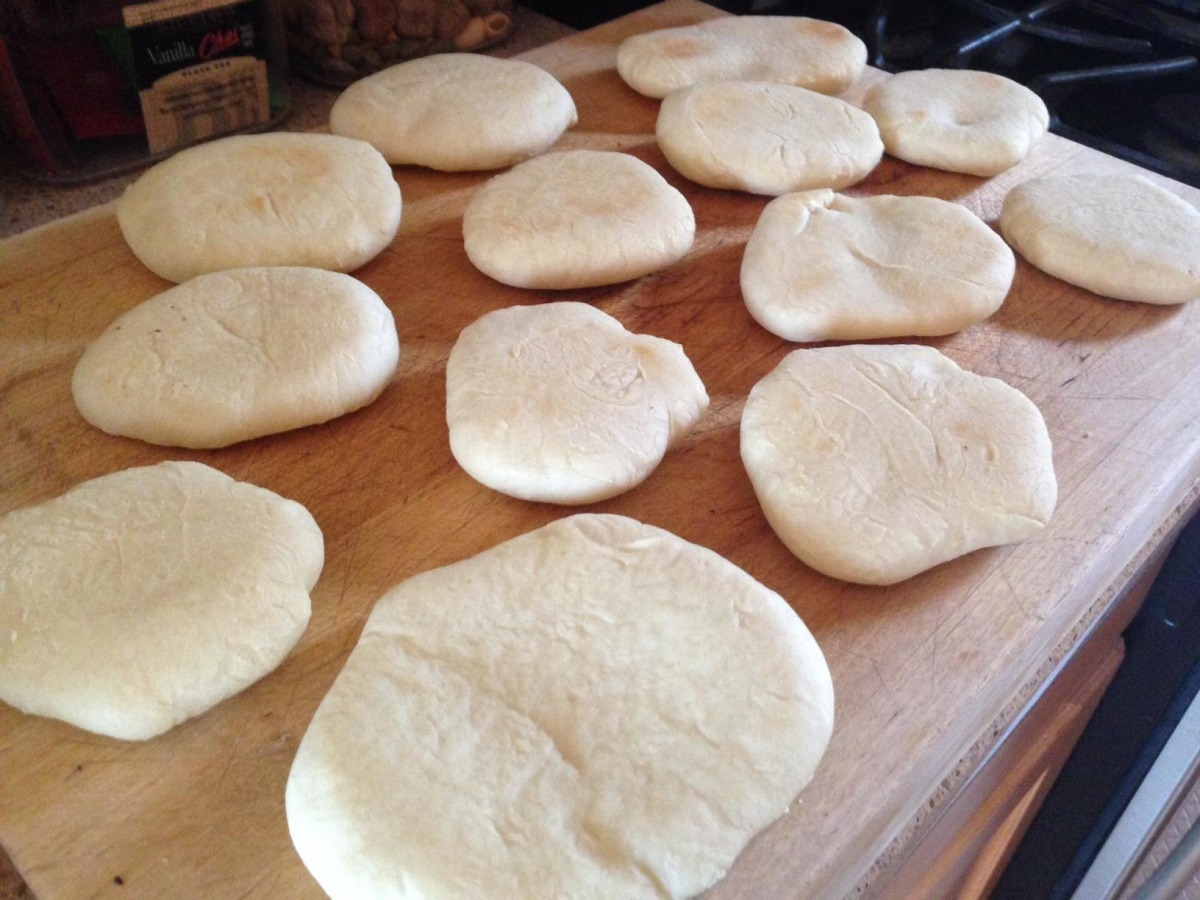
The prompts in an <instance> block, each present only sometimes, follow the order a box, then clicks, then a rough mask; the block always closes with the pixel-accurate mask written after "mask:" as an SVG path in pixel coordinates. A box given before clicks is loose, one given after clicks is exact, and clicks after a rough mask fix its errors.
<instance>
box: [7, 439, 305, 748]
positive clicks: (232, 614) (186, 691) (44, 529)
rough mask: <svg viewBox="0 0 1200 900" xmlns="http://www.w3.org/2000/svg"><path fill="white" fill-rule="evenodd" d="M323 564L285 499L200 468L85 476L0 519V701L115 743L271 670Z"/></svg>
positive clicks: (299, 512) (170, 722) (155, 729)
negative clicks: (87, 478) (61, 491)
mask: <svg viewBox="0 0 1200 900" xmlns="http://www.w3.org/2000/svg"><path fill="white" fill-rule="evenodd" d="M323 562H324V542H323V539H322V537H321V530H320V529H319V528H318V527H317V524H316V522H314V521H313V518H312V516H310V515H309V513H308V510H306V509H305V508H304V507H303V506H301V505H300V504H299V503H295V502H293V501H291V500H285V499H284V498H283V497H280V496H278V495H277V494H273V493H271V492H270V491H268V490H265V489H263V488H260V487H255V486H254V485H251V484H246V483H243V482H237V481H234V480H233V479H231V478H229V477H228V476H226V475H224V474H222V473H221V472H218V471H217V470H216V469H211V468H209V467H208V466H205V465H201V464H200V463H192V462H165V463H160V464H158V465H156V466H148V467H144V468H137V469H126V470H124V471H120V472H115V473H113V474H111V475H105V476H103V477H100V478H95V479H93V480H91V481H86V482H84V483H82V484H80V485H78V486H76V487H75V488H73V489H72V490H70V491H68V492H67V493H65V494H63V495H62V496H60V497H57V498H55V499H53V500H50V501H47V502H45V503H43V504H41V505H39V506H32V507H28V508H25V509H19V510H15V511H13V512H10V513H8V514H7V515H5V516H3V517H2V518H0V573H2V577H0V634H2V635H3V636H4V639H3V640H0V699H3V700H4V701H5V702H6V703H10V704H12V705H13V706H15V707H17V708H18V709H20V710H22V711H24V712H27V713H32V714H35V715H41V716H50V717H52V718H55V719H61V720H63V721H65V722H69V723H71V724H72V725H77V726H78V727H80V728H85V729H87V730H89V731H94V732H97V733H98V734H106V735H109V736H111V737H115V738H121V739H123V740H143V739H146V738H151V737H154V736H155V735H157V734H161V733H162V732H164V731H166V730H167V729H169V728H171V727H172V726H174V725H177V724H179V723H180V722H182V721H184V720H185V719H188V718H191V717H192V716H197V715H200V714H201V713H203V712H205V711H206V710H208V709H209V708H211V707H212V706H214V705H216V704H217V703H219V702H220V701H221V700H224V699H225V698H226V697H230V696H232V695H233V694H236V693H237V692H238V691H240V690H242V689H243V688H245V687H247V686H248V685H250V684H252V683H254V682H255V681H257V680H258V679H260V678H262V677H263V676H264V675H266V674H267V673H268V672H270V671H271V670H272V669H274V668H275V667H276V666H277V665H279V663H280V662H281V661H282V660H283V658H284V657H285V656H286V655H287V653H288V651H290V650H291V648H292V647H293V645H294V644H295V643H296V641H297V640H298V639H299V637H300V634H301V632H303V631H304V627H305V625H307V624H308V617H309V609H310V603H309V596H308V592H309V591H310V590H312V587H313V585H314V584H315V583H316V581H317V576H318V575H319V574H320V572H321V566H322V564H323Z"/></svg>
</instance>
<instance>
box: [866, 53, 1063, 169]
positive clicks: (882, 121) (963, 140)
mask: <svg viewBox="0 0 1200 900" xmlns="http://www.w3.org/2000/svg"><path fill="white" fill-rule="evenodd" d="M863 109H865V110H866V111H867V112H869V113H870V114H871V115H872V116H873V117H874V118H875V121H876V122H877V123H878V124H879V133H880V134H881V135H882V136H883V143H884V146H886V147H887V152H888V153H890V154H891V155H892V156H895V157H897V158H898V159H903V160H905V161H906V162H910V163H915V164H916V165H920V166H931V167H933V168H935V169H942V170H944V171H947V172H962V173H965V174H967V175H981V176H988V175H996V174H998V173H1000V172H1003V171H1004V170H1005V169H1009V168H1011V167H1012V166H1015V165H1016V164H1017V163H1019V162H1020V161H1021V160H1022V159H1024V158H1025V156H1026V155H1027V154H1028V153H1029V151H1030V150H1031V149H1032V148H1033V146H1034V144H1036V143H1037V142H1038V141H1040V140H1041V139H1042V136H1043V135H1044V134H1045V133H1046V129H1047V127H1048V126H1049V124H1050V114H1049V112H1047V110H1046V104H1045V103H1043V102H1042V98H1041V97H1039V96H1038V95H1037V94H1035V93H1034V92H1033V91H1031V90H1029V88H1027V87H1025V86H1024V85H1022V84H1018V83H1017V82H1015V81H1012V80H1011V79H1009V78H1005V77H1004V76H1003V75H996V74H994V73H992V72H977V71H973V70H970V69H921V70H916V71H911V72H900V73H898V74H896V75H893V76H892V77H891V78H889V79H888V80H887V81H884V82H882V83H880V84H878V85H876V86H875V87H873V88H871V90H870V91H868V92H867V95H866V96H865V97H864V98H863Z"/></svg>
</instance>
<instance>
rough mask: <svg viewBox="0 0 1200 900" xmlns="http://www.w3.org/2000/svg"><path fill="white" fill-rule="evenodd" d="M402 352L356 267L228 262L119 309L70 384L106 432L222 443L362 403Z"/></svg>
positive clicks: (170, 441) (188, 443)
mask: <svg viewBox="0 0 1200 900" xmlns="http://www.w3.org/2000/svg"><path fill="white" fill-rule="evenodd" d="M399 353H400V345H399V341H398V339H397V337H396V325H395V322H394V321H393V319H392V314H391V311H390V310H389V309H388V308H387V306H385V305H384V303H383V301H382V300H381V299H380V298H379V295H378V294H376V293H375V292H374V291H372V290H371V289H370V288H369V287H367V286H366V285H365V284H363V283H362V282H361V281H358V280H356V279H355V278H352V277H351V276H349V275H343V274H341V273H338V272H326V271H324V270H322V269H308V268H298V267H277V268H249V269H229V270H227V271H224V272H213V273H210V274H208V275H200V276H197V277H196V278H193V279H191V280H190V281H186V282H184V283H183V284H180V285H177V286H175V287H173V288H171V289H170V290H167V291H164V292H163V293H161V294H158V295H156V296H154V297H152V298H150V299H149V300H147V301H145V302H144V303H141V304H139V305H138V306H135V307H134V308H133V309H131V310H130V311H129V312H127V313H125V314H124V315H122V316H121V317H119V318H118V319H117V320H116V321H114V322H113V323H112V324H111V325H109V326H108V328H107V329H105V330H104V332H103V333H101V335H100V336H99V337H98V338H96V340H95V341H94V342H92V344H91V345H90V346H89V347H88V348H87V350H86V351H85V352H84V354H83V356H82V357H81V358H80V360H79V363H78V365H76V367H75V374H74V377H73V378H72V381H71V390H72V393H73V394H74V397H75V403H76V405H77V406H78V408H79V411H80V413H81V414H82V415H83V417H84V418H85V419H87V420H88V421H89V422H91V423H92V424H93V425H95V426H96V427H97V428H100V429H101V430H103V431H106V432H108V433H109V434H119V435H124V436H126V437H134V438H139V439H141V440H143V441H149V442H150V443H152V444H164V445H168V446H178V447H224V446H226V445H228V444H233V443H236V442H238V441H244V440H248V439H250V438H255V437H259V436H261V435H265V434H275V433H276V432H280V431H287V430H289V429H292V428H299V427H301V426H304V425H314V424H317V423H319V422H325V421H328V420H329V419H332V418H335V417H337V416H340V415H344V414H345V413H348V412H350V411H352V410H355V409H359V408H360V407H363V406H366V405H367V404H368V403H370V402H371V401H372V400H374V399H375V398H376V397H377V396H379V394H380V392H381V391H382V390H383V389H384V387H386V386H387V384H388V381H389V380H390V379H391V377H392V373H393V372H395V370H396V364H397V361H398V360H399Z"/></svg>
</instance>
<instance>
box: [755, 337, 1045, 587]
mask: <svg viewBox="0 0 1200 900" xmlns="http://www.w3.org/2000/svg"><path fill="white" fill-rule="evenodd" d="M741 452H742V461H743V463H744V464H745V466H746V471H747V473H749V475H750V480H751V482H752V483H753V485H754V491H755V493H756V494H757V495H758V500H759V503H760V504H761V505H762V509H763V512H764V513H765V514H766V517H767V521H768V522H770V524H771V527H772V528H773V529H774V530H775V533H776V534H777V535H779V538H780V540H782V541H783V543H784V544H785V545H786V546H787V547H788V549H790V550H791V551H792V552H793V553H795V554H796V556H798V557H799V558H800V559H801V560H803V561H804V562H805V563H807V564H808V565H810V566H812V567H813V568H814V569H817V570H818V571H820V572H824V573H825V574H826V575H831V576H833V577H834V578H841V579H843V580H846V581H853V582H859V583H862V584H893V583H895V582H897V581H901V580H903V579H905V578H909V577H910V576H913V575H916V574H917V573H919V572H923V571H925V570H926V569H928V568H931V567H932V566H935V565H937V564H939V563H942V562H945V561H946V560H949V559H954V558H955V557H957V556H961V555H962V554H964V553H969V552H970V551H972V550H976V549H978V548H980V547H992V546H996V545H999V544H1007V543H1012V542H1015V541H1020V540H1023V539H1025V538H1029V537H1032V536H1034V535H1036V534H1038V533H1039V532H1040V531H1041V530H1042V529H1043V527H1044V526H1045V525H1046V522H1047V521H1049V519H1050V514H1051V513H1052V512H1053V510H1054V504H1055V500H1056V497H1057V486H1056V481H1055V477H1054V466H1053V462H1052V459H1051V447H1050V437H1049V435H1048V433H1047V431H1046V424H1045V422H1044V421H1043V420H1042V415H1041V413H1040V412H1039V411H1038V409H1037V407H1036V406H1034V405H1033V403H1032V402H1031V401H1030V400H1029V398H1028V397H1026V396H1025V395H1024V394H1022V393H1021V392H1020V391H1018V390H1017V389H1016V388H1014V387H1011V386H1010V385H1008V384H1005V383H1004V382H1003V381H1000V380H999V379H996V378H987V377H984V376H981V375H976V374H974V373H971V372H966V371H964V370H963V369H960V368H959V367H958V366H957V365H956V364H955V363H954V362H953V361H952V360H950V359H948V358H947V357H945V356H943V355H942V354H941V353H939V352H938V351H937V350H934V349H933V348H931V347H922V346H884V345H845V346H840V347H825V348H819V349H806V350H795V351H793V352H792V353H790V354H789V355H788V356H786V357H784V359H783V361H782V362H781V363H780V364H779V365H778V366H777V367H776V368H775V369H774V370H773V371H772V372H771V373H770V374H768V375H767V376H766V377H765V378H763V379H762V380H761V381H760V382H759V383H758V384H757V385H755V386H754V388H753V389H752V390H751V392H750V396H749V398H748V399H747V400H746V406H745V409H744V410H743V413H742V428H741Z"/></svg>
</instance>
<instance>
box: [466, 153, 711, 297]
mask: <svg viewBox="0 0 1200 900" xmlns="http://www.w3.org/2000/svg"><path fill="white" fill-rule="evenodd" d="M695 234H696V218H695V216H694V215H693V214H692V208H691V206H689V205H688V202H687V200H686V199H684V196H683V194H681V193H679V191H677V190H675V188H673V187H671V185H669V184H668V183H667V181H666V179H664V178H663V177H662V176H661V175H660V174H658V172H656V171H655V170H654V169H653V168H652V167H650V166H649V165H647V164H646V163H644V162H642V161H641V160H640V159H638V158H637V157H636V156H630V155H629V154H627V153H617V152H612V151H601V150H568V151H562V152H558V153H547V154H545V155H543V156H538V157H535V158H534V159H531V160H528V161H526V162H523V163H521V164H520V165H518V166H516V167H514V168H513V169H511V170H510V171H508V172H504V173H502V174H500V175H496V176H494V177H492V178H491V179H490V180H489V181H487V182H486V183H485V184H484V185H483V186H482V187H481V188H480V189H479V190H478V191H477V192H476V194H475V196H474V197H472V198H471V202H470V203H469V204H468V205H467V209H466V212H465V213H464V214H463V240H464V243H465V245H466V251H467V257H468V258H469V259H470V260H471V262H472V263H473V264H474V265H475V267H476V268H478V269H479V270H480V271H481V272H483V273H484V274H485V275H489V276H491V277H492V278H495V279H496V280H497V281H500V282H503V283H504V284H508V285H512V286H513V287H520V288H546V289H566V288H581V287H595V286H597V285H603V284H616V283H617V282H621V281H627V280H629V279H631V278H638V277H640V276H642V275H646V274H648V273H650V272H654V271H657V270H659V269H662V268H664V267H666V266H668V265H670V264H671V263H673V262H675V261H676V260H678V259H679V258H680V257H682V256H683V255H684V254H685V253H687V252H688V250H689V249H691V246H692V240H693V238H694V237H695Z"/></svg>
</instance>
